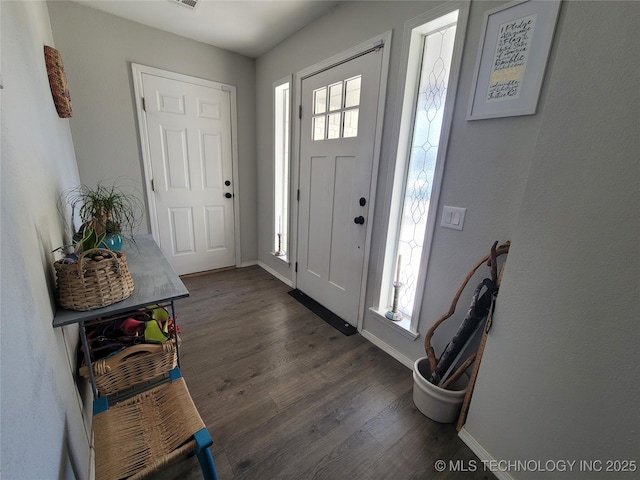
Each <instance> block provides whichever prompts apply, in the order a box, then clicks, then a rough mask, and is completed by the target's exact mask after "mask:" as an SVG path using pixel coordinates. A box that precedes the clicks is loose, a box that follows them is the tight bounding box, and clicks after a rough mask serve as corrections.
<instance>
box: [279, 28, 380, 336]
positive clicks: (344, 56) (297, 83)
mask: <svg viewBox="0 0 640 480" xmlns="http://www.w3.org/2000/svg"><path fill="white" fill-rule="evenodd" d="M391 33H392V32H391V31H390V30H389V31H387V32H384V33H382V34H380V35H377V36H375V37H373V38H371V39H369V40H366V41H364V42H362V43H360V44H358V45H356V46H354V47H352V48H349V49H348V50H345V51H343V52H341V53H338V54H336V55H334V56H332V57H330V58H327V59H326V60H323V61H321V62H318V63H316V64H314V65H311V66H310V67H307V68H305V69H303V70H300V71H299V72H297V73H296V75H295V80H294V90H295V92H294V93H295V103H293V102H292V106H294V105H297V106H299V105H301V103H302V81H303V79H305V78H307V77H310V76H312V75H314V74H316V73H319V72H321V71H323V70H327V69H329V68H331V67H334V66H336V65H339V64H341V63H344V62H347V61H349V60H351V59H352V58H354V57H357V56H359V55H362V54H364V53H366V52H368V51H370V50H371V49H372V48H373V47H375V46H380V45H382V46H383V47H382V68H381V72H380V90H379V95H378V108H377V118H376V130H375V143H374V148H373V162H372V163H373V165H372V169H371V187H370V190H369V210H368V218H370V219H373V218H374V212H375V198H376V186H377V179H378V168H379V164H380V147H381V144H382V126H383V119H384V106H385V99H386V93H387V77H388V73H389V61H390V57H391ZM293 119H294V122H293V155H292V160H293V161H292V172H291V180H292V182H291V183H292V189H291V191H292V193H293V195H292V196H291V198H292V200H293V199H296V198H297V191H298V189H299V188H300V140H301V138H300V129H301V120H300V117H299V115H297V114H296V115H294V116H293ZM291 204H292V208H291V231H290V235H291V236H290V239H291V243H292V245H291V246H290V248H291V250H292V252H293V257H292V258H293V259H295V260H294V261H297V258H298V213H299V205H298V202H297V201H296V200H293V201H292V202H291ZM366 229H367V230H366V240H365V250H364V266H363V270H362V282H361V287H360V299H359V307H358V317H357V325H358V331H362V323H363V319H364V310H365V307H364V302H365V294H366V291H367V275H368V270H369V256H370V251H371V236H372V232H373V222H372V221H368V222H366ZM292 280H293V282H292V283H293V286H294V288H295V287H296V286H297V273H296V269H295V268H294V269H293V272H292Z"/></svg>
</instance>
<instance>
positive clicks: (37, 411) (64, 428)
mask: <svg viewBox="0 0 640 480" xmlns="http://www.w3.org/2000/svg"><path fill="white" fill-rule="evenodd" d="M0 12H1V16H2V77H3V81H4V82H3V83H4V89H3V90H0V96H1V98H2V100H1V101H2V162H1V163H2V170H1V177H2V194H1V195H2V197H1V198H2V215H1V227H0V238H1V243H2V257H1V262H2V268H1V271H2V296H1V303H0V309H1V313H0V318H1V319H2V320H1V322H2V335H0V342H1V348H0V350H1V359H0V368H1V369H2V370H1V379H0V383H1V384H2V400H1V413H0V415H1V417H2V432H1V434H2V439H1V441H0V443H1V444H2V456H1V458H0V464H1V465H2V478H7V479H13V480H32V479H45V478H59V479H73V478H77V479H86V478H88V473H89V440H88V439H89V433H90V420H91V413H90V407H91V402H90V401H87V402H86V404H87V409H85V411H83V410H82V407H81V406H82V404H83V399H82V397H86V395H87V392H86V388H85V389H84V390H83V391H82V395H81V394H80V392H78V387H77V386H76V382H75V379H74V376H73V373H72V372H74V371H75V369H76V361H75V349H76V345H77V342H78V330H77V328H73V327H67V328H64V329H55V330H54V329H53V328H52V326H51V322H52V321H53V314H54V302H53V290H54V282H55V280H54V278H55V277H54V274H53V267H52V263H53V261H54V260H55V257H54V255H53V254H51V253H50V252H51V251H52V250H53V249H55V248H56V247H58V246H60V245H62V244H63V242H64V239H63V230H64V229H63V222H62V219H61V217H60V216H59V215H58V210H57V207H56V203H57V200H58V197H59V195H60V193H61V192H62V191H64V190H66V189H68V188H71V187H73V186H75V185H77V184H78V169H77V166H76V161H75V157H74V152H73V144H72V141H71V132H70V129H69V120H63V119H60V118H58V114H57V113H56V110H55V108H54V105H53V100H52V98H51V90H50V88H49V83H48V79H47V72H46V68H45V63H44V51H43V46H44V45H51V46H55V45H54V43H53V37H52V34H51V27H50V24H49V14H48V12H47V6H46V4H45V3H43V2H1V3H0ZM83 385H84V384H83Z"/></svg>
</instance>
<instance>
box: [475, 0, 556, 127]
mask: <svg viewBox="0 0 640 480" xmlns="http://www.w3.org/2000/svg"><path fill="white" fill-rule="evenodd" d="M560 3H561V0H544V1H542V0H520V1H515V2H512V3H509V4H507V5H503V6H501V7H499V8H496V9H493V10H489V11H487V12H486V13H485V17H484V22H483V27H482V34H481V35H480V43H479V45H478V55H477V58H476V67H475V74H474V77H473V86H472V88H471V96H470V98H469V108H468V112H467V120H480V119H485V118H498V117H512V116H518V115H532V114H534V113H536V108H537V104H538V97H539V96H540V88H541V87H542V82H543V80H544V74H545V69H546V64H547V59H548V57H549V51H550V50H551V44H552V42H553V34H554V31H555V28H556V22H557V19H558V12H559V10H560Z"/></svg>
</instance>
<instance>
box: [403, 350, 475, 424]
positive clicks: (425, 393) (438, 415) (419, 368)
mask: <svg viewBox="0 0 640 480" xmlns="http://www.w3.org/2000/svg"><path fill="white" fill-rule="evenodd" d="M430 375H431V370H430V368H429V360H428V359H427V357H423V358H419V359H418V360H416V363H415V364H414V365H413V403H415V405H416V407H417V408H418V410H420V412H421V413H422V414H423V415H425V416H427V417H429V418H430V419H431V420H435V421H436V422H440V423H451V422H454V421H455V420H456V419H457V418H458V415H460V408H461V407H462V402H463V401H464V396H465V394H466V393H467V385H468V383H469V378H468V377H467V376H466V375H462V376H461V377H460V378H459V379H458V380H456V382H455V383H454V384H453V389H451V390H445V389H444V388H440V387H438V386H436V385H434V384H433V383H431V382H429V380H428V378H429V376H430Z"/></svg>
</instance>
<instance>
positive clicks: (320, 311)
mask: <svg viewBox="0 0 640 480" xmlns="http://www.w3.org/2000/svg"><path fill="white" fill-rule="evenodd" d="M288 293H289V295H291V296H292V297H293V298H295V299H296V300H297V301H299V302H300V303H301V304H302V305H304V306H305V307H307V308H308V309H309V310H311V311H312V312H313V313H315V314H316V315H317V316H319V317H320V318H321V319H322V320H324V321H325V322H327V323H328V324H329V325H331V326H332V327H333V328H335V329H336V330H339V331H340V332H341V333H342V334H344V335H346V336H347V337H348V336H349V335H353V334H354V333H358V329H357V328H356V327H354V326H353V325H350V324H349V323H347V322H345V321H344V320H343V319H341V318H340V317H339V316H337V315H336V314H335V313H333V312H332V311H330V310H327V309H326V308H325V307H323V306H322V305H320V304H319V303H318V302H316V301H315V300H314V299H313V298H311V297H308V296H307V295H305V294H304V293H302V292H301V291H300V290H298V289H297V288H296V289H295V290H291V291H290V292H288Z"/></svg>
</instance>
